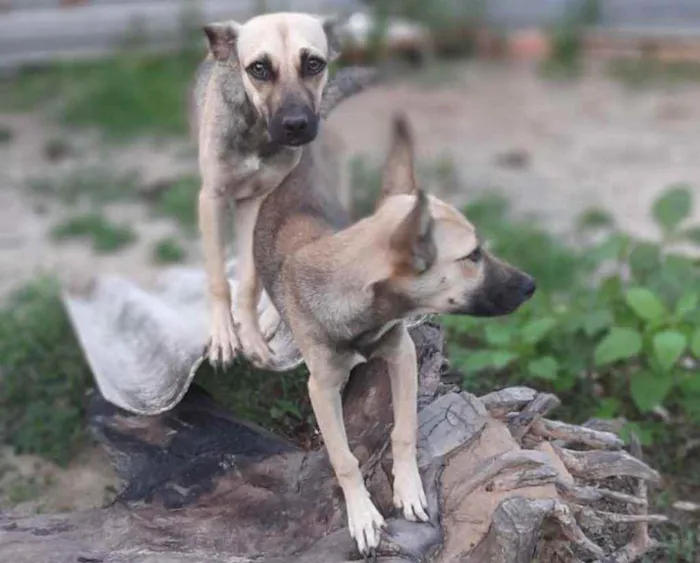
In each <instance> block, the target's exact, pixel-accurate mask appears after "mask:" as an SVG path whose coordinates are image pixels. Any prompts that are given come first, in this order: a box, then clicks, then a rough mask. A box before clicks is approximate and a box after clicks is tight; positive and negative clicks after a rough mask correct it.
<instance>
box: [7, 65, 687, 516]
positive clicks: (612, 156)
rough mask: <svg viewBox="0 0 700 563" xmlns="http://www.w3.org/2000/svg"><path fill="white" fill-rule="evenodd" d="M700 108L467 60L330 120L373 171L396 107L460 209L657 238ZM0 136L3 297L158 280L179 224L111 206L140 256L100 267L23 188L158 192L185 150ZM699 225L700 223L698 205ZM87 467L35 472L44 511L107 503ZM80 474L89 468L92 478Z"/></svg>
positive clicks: (674, 93) (610, 85) (682, 89)
mask: <svg viewBox="0 0 700 563" xmlns="http://www.w3.org/2000/svg"><path fill="white" fill-rule="evenodd" d="M699 99H700V84H687V85H683V86H675V87H674V88H673V89H662V88H654V89H652V90H642V91H631V90H628V89H625V88H624V87H623V86H621V85H620V84H619V83H617V82H614V81H612V80H611V79H609V78H607V77H606V76H605V75H604V73H602V72H600V71H597V70H595V69H593V70H592V72H590V73H588V74H587V76H586V77H585V78H583V79H581V80H579V81H575V82H570V83H552V82H550V81H545V80H543V79H542V78H541V77H540V76H539V74H538V73H537V72H536V71H534V70H533V69H532V68H528V67H523V66H513V65H503V66H492V65H488V66H487V65H484V64H475V63H470V64H468V65H467V64H460V65H455V66H450V67H447V68H441V69H439V70H438V69H436V71H435V72H433V73H430V72H429V73H427V74H426V73H422V74H421V76H420V77H416V79H415V80H404V81H402V82H400V83H396V84H390V85H386V86H382V87H379V88H376V89H374V90H372V91H370V92H367V93H365V94H363V95H361V96H358V97H356V98H354V99H352V100H350V101H348V102H346V103H345V104H344V105H342V106H341V107H339V108H338V109H337V110H336V111H335V113H334V115H333V116H332V118H331V122H332V124H333V125H334V126H336V127H337V129H338V130H339V131H340V132H341V133H342V135H343V137H344V138H345V140H346V142H347V146H348V148H349V152H350V154H356V155H364V156H366V157H367V158H369V159H370V160H374V161H376V162H379V161H380V159H381V158H382V157H383V154H384V149H385V146H386V141H387V132H388V118H389V116H390V115H391V113H392V112H394V111H395V110H397V109H399V108H401V109H402V110H404V111H406V112H407V113H408V115H409V116H410V118H411V121H412V122H413V125H414V129H415V132H416V138H417V141H418V152H419V155H420V157H421V158H422V159H425V160H430V159H436V158H441V157H445V156H448V157H450V158H451V159H452V160H453V161H454V163H455V165H456V167H457V170H458V172H459V174H460V176H461V179H462V184H463V185H464V190H463V191H462V192H460V193H450V194H449V197H450V198H451V199H452V200H453V201H455V202H456V203H464V202H465V201H468V200H469V199H470V198H472V197H474V195H475V194H477V193H483V192H484V191H485V190H490V189H498V190H499V191H501V192H502V193H503V194H505V195H506V196H508V197H509V198H510V199H511V200H512V201H513V203H514V205H515V208H516V210H520V211H522V212H536V213H538V214H539V215H540V216H541V217H542V218H543V220H544V221H545V222H546V224H548V225H550V226H551V227H552V228H553V229H556V230H563V229H565V228H566V227H567V226H568V225H570V224H571V221H572V219H573V218H574V217H575V216H576V215H577V214H578V213H579V212H580V211H582V210H584V209H585V208H587V207H589V206H592V205H595V206H599V207H603V208H607V209H609V210H610V211H612V212H613V213H614V214H615V215H616V217H617V218H618V220H619V222H620V224H621V225H622V226H623V227H624V228H625V229H627V230H628V231H630V232H631V233H633V234H636V235H640V236H645V237H654V236H655V235H656V231H655V227H654V225H653V223H652V221H651V219H650V217H649V216H648V212H649V208H650V204H651V202H652V201H653V199H654V198H655V197H656V196H657V195H658V193H659V192H660V191H662V190H663V189H664V188H665V187H667V186H668V185H670V184H673V183H677V182H683V183H687V184H689V185H690V186H693V187H694V188H695V190H696V192H697V194H698V196H699V199H700V166H699V165H698V160H697V159H698V155H700V128H698V123H700V104H698V103H697V102H698V100H699ZM0 126H2V127H3V128H8V129H10V130H11V131H12V139H11V140H10V141H9V142H7V143H2V144H0V249H1V251H0V299H1V298H2V296H4V295H6V294H7V292H8V291H9V290H10V289H11V288H13V287H16V286H18V285H21V284H22V283H23V282H25V281H27V280H29V279H31V278H32V277H34V276H35V275H36V274H37V273H40V272H47V271H50V272H54V273H58V274H59V275H60V276H61V277H63V278H65V277H66V276H73V275H78V276H85V275H89V274H91V273H94V272H101V273H106V272H110V273H119V274H123V275H125V276H128V277H131V278H133V279H136V280H137V281H138V282H140V283H142V284H145V285H148V284H149V283H150V282H151V281H152V280H153V278H154V276H155V274H157V272H158V271H159V268H158V267H157V266H155V265H154V264H153V263H152V261H151V260H150V257H149V248H150V245H151V244H152V243H153V241H155V240H157V239H158V238H160V237H162V236H165V235H168V234H171V233H175V232H176V229H177V228H176V226H175V225H174V224H173V223H171V222H170V221H168V220H164V219H157V220H156V219H153V217H152V216H150V215H148V214H147V213H146V212H145V209H144V207H143V206H141V205H139V204H137V203H133V204H119V205H109V206H108V207H107V208H106V212H107V214H108V215H109V216H110V217H113V218H116V219H119V220H122V221H127V222H129V223H130V224H132V225H133V226H134V227H135V228H136V229H137V232H138V237H139V238H138V241H137V242H136V243H135V244H134V245H133V246H132V247H130V248H129V249H128V250H126V251H125V252H122V253H117V254H108V255H100V256H97V255H95V254H94V253H93V252H92V251H91V250H90V249H89V248H88V247H87V246H86V245H84V244H82V243H70V244H61V245H56V244H54V243H53V242H51V241H50V240H48V238H47V231H48V230H49V229H50V227H51V226H52V225H53V224H54V223H55V221H56V220H57V218H59V217H61V216H62V215H64V214H65V213H66V211H67V210H66V209H65V208H61V207H59V206H54V205H48V204H47V205H43V204H42V205H38V204H37V201H36V199H35V198H32V197H30V196H29V195H28V190H27V182H28V181H29V180H30V179H31V178H35V177H50V176H52V175H56V174H60V173H63V172H65V171H66V170H69V169H71V167H79V166H84V165H85V164H86V163H88V164H89V163H99V164H105V163H107V164H108V165H109V166H110V168H116V169H124V170H131V169H138V170H139V171H140V173H141V176H142V179H143V181H144V184H146V185H153V184H155V183H157V182H159V181H162V180H164V179H169V178H177V177H180V176H182V175H183V174H186V173H196V160H195V158H194V156H193V155H194V153H193V151H192V150H191V147H188V146H187V145H186V144H182V143H181V144H176V145H175V144H168V145H164V144H163V143H149V142H140V143H138V144H134V145H129V146H121V147H120V146H104V145H101V144H100V143H99V142H97V141H96V140H95V139H96V138H95V137H94V136H91V135H88V134H85V133H70V134H68V133H66V132H65V131H61V130H59V129H57V128H56V127H55V126H54V125H51V124H49V123H48V122H46V121H45V120H43V119H42V118H40V117H39V116H37V115H2V114H0ZM57 135H59V136H60V135H70V136H69V137H67V138H68V139H70V141H71V142H72V143H74V144H75V146H77V147H78V150H76V151H75V156H69V157H68V158H67V159H65V160H63V161H62V162H60V163H52V162H49V161H47V159H46V158H45V157H44V156H43V154H42V148H43V147H44V145H45V143H46V141H47V140H49V139H50V138H54V137H56V136H57ZM694 218H695V219H698V218H700V205H698V206H696V209H695V212H694ZM188 250H189V255H188V256H189V258H188V260H189V261H190V262H191V263H194V264H197V263H199V261H200V257H199V252H198V249H197V244H196V240H193V241H192V242H191V245H190V247H189V248H188ZM25 457H26V456H20V459H19V460H17V459H16V458H14V457H13V458H12V459H11V460H10V463H11V465H14V466H18V467H21V468H23V469H21V471H20V474H24V473H22V472H23V471H25V470H26V467H28V466H33V465H32V464H35V462H36V460H34V459H31V458H28V459H24V458H25ZM85 463H87V464H88V466H89V467H88V468H87V469H76V468H75V467H71V468H69V469H68V472H65V471H60V470H58V469H57V468H51V467H49V468H47V467H46V465H45V464H44V465H42V466H41V471H40V473H41V472H44V473H46V472H49V473H50V474H51V475H52V477H51V479H49V481H50V483H49V484H48V485H46V486H45V487H44V489H42V490H43V500H42V503H43V506H44V507H45V508H46V509H71V508H78V507H81V508H86V507H87V506H86V502H87V504H88V505H90V504H94V505H98V504H100V503H102V502H103V500H104V494H105V489H109V488H110V487H114V486H115V485H116V483H114V477H113V476H112V475H111V472H109V470H108V469H107V465H106V463H105V462H104V459H102V458H101V457H100V456H98V455H97V454H94V452H86V453H85V456H84V459H83V465H84V464H85ZM90 467H92V469H90ZM76 471H77V472H78V473H76ZM80 471H88V472H90V471H92V473H91V477H89V478H87V477H85V476H84V475H83V474H82V473H80ZM44 473H42V475H43V474H44ZM95 473H98V474H101V475H103V478H100V477H99V476H98V477H96V476H95V475H94V474H95ZM14 474H17V471H14ZM66 482H71V483H72V485H71V487H72V488H71V489H70V493H71V494H68V495H67V494H66V489H65V487H64V486H56V485H55V484H56V483H59V484H62V483H66ZM78 489H80V490H78ZM71 498H72V502H73V504H71ZM79 499H83V500H79ZM85 499H87V500H85ZM23 509H26V506H24V508H23Z"/></svg>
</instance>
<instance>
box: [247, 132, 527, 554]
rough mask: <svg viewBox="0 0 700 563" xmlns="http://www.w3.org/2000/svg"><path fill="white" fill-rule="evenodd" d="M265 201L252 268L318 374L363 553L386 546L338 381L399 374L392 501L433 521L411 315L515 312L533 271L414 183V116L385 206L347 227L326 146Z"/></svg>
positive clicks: (313, 386) (395, 149) (386, 183)
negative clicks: (419, 438) (370, 371)
mask: <svg viewBox="0 0 700 563" xmlns="http://www.w3.org/2000/svg"><path fill="white" fill-rule="evenodd" d="M322 143H323V139H322V138H319V139H318V141H317V142H316V143H314V144H313V145H311V146H309V147H308V148H307V149H305V150H304V154H303V156H302V158H301V162H300V163H299V165H298V166H297V168H295V170H293V171H292V172H291V173H290V175H289V176H288V177H287V179H286V180H285V181H284V182H283V183H282V184H281V185H280V186H279V187H278V188H277V189H276V190H275V191H274V192H272V193H271V194H270V195H269V196H268V197H267V198H266V199H265V201H264V202H263V204H262V207H261V209H260V213H259V216H258V223H257V225H256V227H255V235H254V256H255V263H256V268H257V270H258V272H259V274H260V276H261V279H262V281H263V285H264V287H265V289H266V291H267V292H268V293H269V295H270V296H271V298H272V300H273V302H274V303H275V306H276V307H277V309H278V311H279V312H280V313H281V315H282V317H283V319H284V320H285V321H286V322H287V323H288V324H289V327H290V328H291V330H292V332H293V334H294V338H295V341H296V343H297V344H298V346H299V348H300V350H301V352H302V354H303V356H304V359H305V361H306V364H307V366H308V368H309V371H310V378H309V394H310V397H311V403H312V406H313V409H314V413H315V415H316V420H317V421H318V424H319V427H320V429H321V433H322V435H323V438H324V441H325V444H326V447H327V448H328V455H329V457H330V461H331V464H332V466H333V469H334V470H335V473H336V476H337V478H338V481H339V482H340V486H341V487H342V489H343V493H344V496H345V501H346V506H347V512H348V524H349V528H350V533H351V534H352V536H353V537H354V538H355V540H356V541H357V544H358V547H359V549H360V551H362V552H363V553H367V552H368V551H371V550H372V549H373V548H374V547H376V546H377V545H378V543H379V539H380V533H379V528H380V527H381V526H382V524H383V522H384V520H383V518H382V516H381V515H380V514H379V512H378V511H377V509H376V508H375V506H374V504H373V503H372V501H371V499H370V497H369V494H368V492H367V490H366V488H365V486H364V483H363V479H362V475H361V473H360V470H359V468H358V462H357V460H356V459H355V457H354V456H353V455H352V453H351V451H350V448H349V446H348V441H347V437H346V435H345V430H344V426H343V417H342V411H341V388H342V386H343V385H344V383H345V381H346V379H347V377H348V375H349V374H350V370H351V369H352V368H353V367H354V366H355V365H356V364H358V363H360V362H362V361H365V360H366V359H369V358H375V357H379V358H383V359H384V360H385V361H386V363H387V368H388V372H389V376H390V378H391V391H392V402H393V409H394V421H395V424H394V430H393V431H392V434H391V440H392V453H393V460H394V467H393V474H394V503H395V505H396V506H397V507H398V508H400V509H402V510H403V514H404V516H405V517H406V518H408V519H409V520H415V519H419V520H427V514H426V499H425V494H424V491H423V485H422V482H421V479H420V475H419V473H418V466H417V460H416V432H417V414H416V410H417V404H416V400H417V398H416V394H417V365H416V353H415V348H414V345H413V342H412V341H411V339H410V337H409V335H408V332H407V329H406V327H405V324H404V322H403V319H405V318H407V317H411V316H414V315H419V314H425V313H454V314H467V315H477V316H495V315H504V314H507V313H510V312H512V311H514V310H515V309H516V308H517V307H518V306H519V305H520V304H521V303H523V302H525V301H526V300H527V299H529V298H530V296H531V295H532V294H533V293H534V291H535V282H534V281H533V279H532V278H531V277H530V276H528V275H526V274H524V273H523V272H520V271H519V270H517V269H515V268H513V267H512V266H510V265H508V264H506V263H504V262H501V261H499V260H498V259H497V258H495V257H493V256H491V255H490V254H489V253H487V252H486V251H485V250H483V249H482V247H481V244H480V242H479V239H478V237H477V235H476V232H475V230H474V227H473V226H472V225H471V224H470V223H469V221H467V220H466V219H465V218H464V217H463V216H462V214H461V213H460V212H459V211H457V210H456V209H455V208H454V207H452V206H450V205H448V204H447V203H444V202H443V201H440V200H439V199H437V198H435V197H432V196H426V195H425V194H424V193H423V192H421V191H419V190H418V189H417V187H416V183H415V179H414V169H413V148H412V141H411V138H410V135H409V131H408V127H407V124H406V122H405V121H404V120H403V119H401V118H397V120H396V122H395V124H394V130H393V139H392V145H391V150H390V154H389V156H388V159H387V161H386V164H385V167H384V172H383V186H382V193H381V198H380V201H379V205H378V208H377V210H376V211H375V213H374V214H373V215H371V216H370V217H368V218H366V219H363V220H362V221H360V222H358V223H356V224H354V225H349V224H348V219H347V216H346V215H345V214H344V212H343V210H342V206H341V205H340V204H339V202H338V201H337V200H334V199H333V198H331V197H329V196H328V195H324V194H329V193H330V190H329V186H328V182H329V176H328V173H327V170H326V168H325V166H324V161H323V160H322V158H321V156H320V155H319V151H318V147H320V146H322Z"/></svg>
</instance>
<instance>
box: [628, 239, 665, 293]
mask: <svg viewBox="0 0 700 563" xmlns="http://www.w3.org/2000/svg"><path fill="white" fill-rule="evenodd" d="M629 265H630V269H631V270H632V275H633V276H634V279H636V280H637V281H638V282H640V283H645V282H646V280H647V277H648V276H649V275H652V274H654V273H656V272H658V270H659V269H660V268H661V249H660V248H659V246H658V245H656V244H651V243H649V242H640V243H638V244H636V245H635V246H634V248H633V249H632V251H631V252H630V255H629Z"/></svg>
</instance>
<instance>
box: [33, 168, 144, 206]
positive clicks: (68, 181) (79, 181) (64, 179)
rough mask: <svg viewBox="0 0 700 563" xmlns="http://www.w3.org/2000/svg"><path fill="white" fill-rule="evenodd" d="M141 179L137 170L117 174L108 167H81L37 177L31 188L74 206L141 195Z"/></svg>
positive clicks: (121, 199) (34, 192)
mask: <svg viewBox="0 0 700 563" xmlns="http://www.w3.org/2000/svg"><path fill="white" fill-rule="evenodd" d="M139 186H140V182H139V178H138V175H136V174H134V173H117V172H115V171H114V170H112V169H110V168H109V167H107V166H87V167H83V168H78V169H77V170H74V171H72V172H70V173H68V174H66V175H63V176H51V177H42V178H34V179H33V180H31V181H30V182H29V186H28V187H29V190H30V192H32V193H33V194H34V195H35V196H40V197H46V198H50V199H56V200H58V201H60V202H61V203H65V204H69V205H74V204H77V203H81V202H88V203H91V204H103V203H109V202H113V201H123V200H127V199H133V198H136V197H138V196H139V193H140V190H139Z"/></svg>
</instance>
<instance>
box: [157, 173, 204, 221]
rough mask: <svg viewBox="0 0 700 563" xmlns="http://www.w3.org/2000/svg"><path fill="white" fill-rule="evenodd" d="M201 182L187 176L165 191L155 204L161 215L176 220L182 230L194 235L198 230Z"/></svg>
mask: <svg viewBox="0 0 700 563" xmlns="http://www.w3.org/2000/svg"><path fill="white" fill-rule="evenodd" d="M198 194H199V180H198V179H197V178H196V177H191V176H187V177H184V178H180V179H179V180H178V181H176V182H175V183H174V184H172V185H171V186H169V187H168V188H166V189H165V190H163V191H162V192H161V193H160V194H159V195H158V197H157V199H156V200H155V202H154V206H153V207H154V210H155V211H156V213H158V214H159V215H164V216H166V217H170V218H172V219H174V220H175V221H176V222H177V224H178V225H179V226H180V227H182V229H183V230H184V231H185V232H187V233H189V234H192V233H194V232H195V231H196V228H197V197H198Z"/></svg>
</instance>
